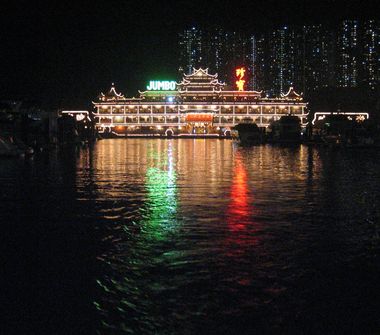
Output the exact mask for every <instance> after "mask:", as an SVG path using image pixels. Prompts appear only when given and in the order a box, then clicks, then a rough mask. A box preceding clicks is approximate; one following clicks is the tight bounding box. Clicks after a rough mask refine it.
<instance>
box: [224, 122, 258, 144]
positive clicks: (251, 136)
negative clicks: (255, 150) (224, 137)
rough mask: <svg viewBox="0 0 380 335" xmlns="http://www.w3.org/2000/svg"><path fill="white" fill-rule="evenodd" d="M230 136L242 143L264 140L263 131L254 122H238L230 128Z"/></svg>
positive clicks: (256, 142)
mask: <svg viewBox="0 0 380 335" xmlns="http://www.w3.org/2000/svg"><path fill="white" fill-rule="evenodd" d="M231 134H232V138H234V139H236V140H238V141H239V142H240V143H241V144H243V145H255V144H261V143H263V141H264V132H263V131H262V130H261V129H260V128H259V127H258V126H257V124H256V123H248V122H247V123H244V122H243V123H239V124H237V125H236V126H235V127H234V128H233V129H232V133H231Z"/></svg>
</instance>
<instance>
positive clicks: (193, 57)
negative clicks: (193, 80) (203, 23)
mask: <svg viewBox="0 0 380 335" xmlns="http://www.w3.org/2000/svg"><path fill="white" fill-rule="evenodd" d="M179 37H180V38H179V49H180V53H179V68H178V70H179V72H180V73H183V74H190V73H192V70H193V68H195V67H199V66H201V65H202V63H203V59H202V51H203V45H202V32H201V31H200V30H199V29H197V28H196V27H192V28H190V29H186V30H184V31H183V32H182V33H181V34H180V36H179Z"/></svg>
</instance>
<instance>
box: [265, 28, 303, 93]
mask: <svg viewBox="0 0 380 335" xmlns="http://www.w3.org/2000/svg"><path fill="white" fill-rule="evenodd" d="M301 43H302V35H301V34H300V32H299V31H297V30H295V29H291V28H289V27H288V26H284V27H282V28H279V29H276V30H274V31H272V32H271V33H270V34H269V35H268V43H267V45H268V52H267V57H266V58H267V59H266V62H267V77H268V79H267V82H268V83H269V85H270V87H268V88H267V90H268V93H269V94H270V95H277V94H281V93H286V92H287V91H288V89H289V87H290V86H295V87H296V89H297V88H302V58H300V55H301V52H302V50H301V49H300V46H301Z"/></svg>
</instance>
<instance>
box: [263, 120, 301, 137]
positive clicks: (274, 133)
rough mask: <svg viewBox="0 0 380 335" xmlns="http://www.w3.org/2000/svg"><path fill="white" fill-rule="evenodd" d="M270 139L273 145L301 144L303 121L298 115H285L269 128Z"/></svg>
mask: <svg viewBox="0 0 380 335" xmlns="http://www.w3.org/2000/svg"><path fill="white" fill-rule="evenodd" d="M269 139H270V140H271V141H272V142H273V143H299V142H301V120H300V118H299V117H298V116H296V115H291V114H289V115H284V116H281V118H280V119H279V120H278V121H275V122H273V123H272V124H271V125H270V126H269Z"/></svg>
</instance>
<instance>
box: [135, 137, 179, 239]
mask: <svg viewBox="0 0 380 335" xmlns="http://www.w3.org/2000/svg"><path fill="white" fill-rule="evenodd" d="M149 156H150V161H151V164H150V166H149V167H148V168H147V170H146V182H145V187H146V190H147V202H146V204H145V206H144V210H143V211H144V213H143V216H144V219H143V220H142V221H141V222H140V223H141V225H142V226H145V227H146V228H145V229H146V233H148V234H150V235H151V236H152V237H153V236H154V237H155V238H157V239H162V238H164V233H165V232H170V231H173V230H174V229H175V227H176V217H175V215H176V210H177V188H176V179H177V176H176V171H175V162H174V157H173V143H172V142H169V143H168V147H167V149H165V150H163V151H161V152H157V151H154V150H152V151H150V153H149ZM144 221H147V224H145V222H144Z"/></svg>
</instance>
